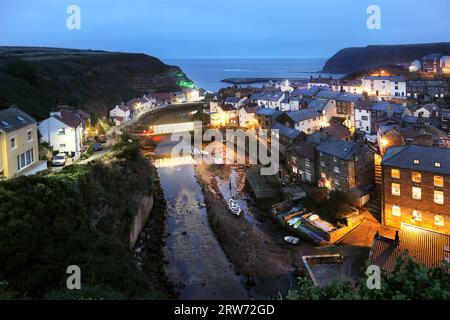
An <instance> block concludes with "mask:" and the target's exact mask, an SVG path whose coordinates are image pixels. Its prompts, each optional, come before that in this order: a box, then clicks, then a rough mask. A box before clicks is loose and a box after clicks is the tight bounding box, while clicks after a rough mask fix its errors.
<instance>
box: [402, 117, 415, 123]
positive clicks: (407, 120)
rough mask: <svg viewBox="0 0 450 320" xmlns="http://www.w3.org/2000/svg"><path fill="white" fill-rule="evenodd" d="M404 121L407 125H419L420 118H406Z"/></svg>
mask: <svg viewBox="0 0 450 320" xmlns="http://www.w3.org/2000/svg"><path fill="white" fill-rule="evenodd" d="M402 120H403V122H405V123H411V124H414V123H417V120H419V118H418V117H415V116H404V117H403V119H402Z"/></svg>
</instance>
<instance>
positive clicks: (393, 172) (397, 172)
mask: <svg viewBox="0 0 450 320" xmlns="http://www.w3.org/2000/svg"><path fill="white" fill-rule="evenodd" d="M391 178H393V179H400V170H398V169H391Z"/></svg>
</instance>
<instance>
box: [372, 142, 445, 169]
mask: <svg viewBox="0 0 450 320" xmlns="http://www.w3.org/2000/svg"><path fill="white" fill-rule="evenodd" d="M414 160H419V161H420V164H414ZM436 162H438V163H440V164H441V167H440V168H436V167H435V166H434V164H435V163H436ZM381 165H383V166H391V167H397V168H404V169H411V170H418V171H425V172H432V173H436V174H443V175H450V149H446V148H436V147H434V148H433V147H425V146H419V145H413V144H412V145H407V146H401V147H392V148H389V149H388V150H387V151H386V153H385V155H384V157H383V160H382V162H381Z"/></svg>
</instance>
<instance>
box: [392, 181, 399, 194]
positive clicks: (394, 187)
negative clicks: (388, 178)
mask: <svg viewBox="0 0 450 320" xmlns="http://www.w3.org/2000/svg"><path fill="white" fill-rule="evenodd" d="M392 195H393V196H400V184H399V183H393V184H392Z"/></svg>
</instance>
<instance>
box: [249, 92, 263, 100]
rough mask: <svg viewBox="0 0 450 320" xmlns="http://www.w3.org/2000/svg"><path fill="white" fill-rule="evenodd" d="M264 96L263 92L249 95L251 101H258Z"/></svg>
mask: <svg viewBox="0 0 450 320" xmlns="http://www.w3.org/2000/svg"><path fill="white" fill-rule="evenodd" d="M263 96H264V92H260V93H254V94H252V95H251V99H252V100H260V99H261V98H262V97H263Z"/></svg>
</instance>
